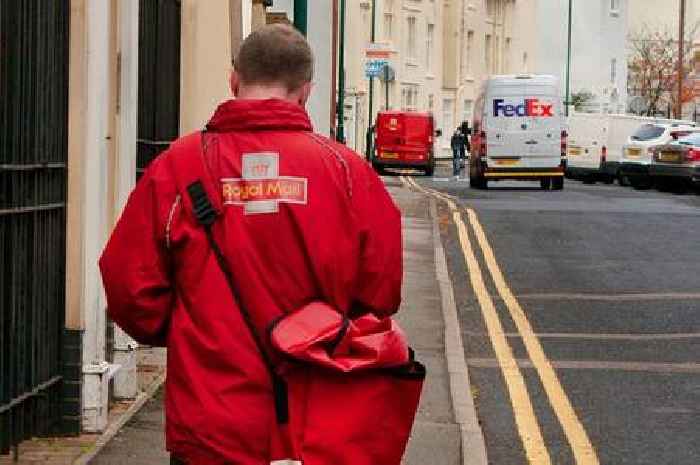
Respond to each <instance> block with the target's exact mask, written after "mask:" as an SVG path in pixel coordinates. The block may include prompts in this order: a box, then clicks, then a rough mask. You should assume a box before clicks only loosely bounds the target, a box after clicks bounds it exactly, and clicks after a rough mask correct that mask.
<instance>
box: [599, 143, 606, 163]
mask: <svg viewBox="0 0 700 465" xmlns="http://www.w3.org/2000/svg"><path fill="white" fill-rule="evenodd" d="M606 161H608V148H607V147H606V146H603V148H602V149H600V162H601V163H605V162H606Z"/></svg>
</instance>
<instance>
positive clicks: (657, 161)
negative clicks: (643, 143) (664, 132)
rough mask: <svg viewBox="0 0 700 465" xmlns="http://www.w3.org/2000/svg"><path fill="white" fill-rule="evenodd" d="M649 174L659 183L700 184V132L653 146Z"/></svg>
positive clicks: (680, 185) (681, 185)
mask: <svg viewBox="0 0 700 465" xmlns="http://www.w3.org/2000/svg"><path fill="white" fill-rule="evenodd" d="M650 151H651V155H652V160H651V164H650V165H649V175H650V176H651V178H652V179H653V180H654V181H655V183H656V184H659V185H667V186H669V187H670V185H674V186H678V187H684V186H687V185H698V184H700V132H695V133H692V134H689V135H687V136H685V137H681V138H680V139H678V140H677V141H675V142H672V143H670V144H665V145H658V146H655V147H652V148H651V150H650Z"/></svg>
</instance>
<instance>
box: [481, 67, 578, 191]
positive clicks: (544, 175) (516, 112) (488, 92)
mask: <svg viewBox="0 0 700 465" xmlns="http://www.w3.org/2000/svg"><path fill="white" fill-rule="evenodd" d="M563 129H564V120H563V117H562V102H561V97H560V93H559V82H558V79H557V78H556V77H554V76H545V75H532V74H524V75H510V76H492V77H491V78H489V79H488V80H487V81H486V82H485V83H484V84H483V86H482V88H481V91H480V93H479V96H478V98H477V100H476V103H475V106H474V122H473V126H472V139H471V148H472V156H471V157H470V159H469V180H470V183H471V185H472V187H474V188H477V189H484V188H486V187H487V184H488V181H497V180H502V179H518V180H539V181H540V185H541V187H542V188H543V189H550V188H552V189H555V190H561V189H563V188H564V167H563V164H564V159H565V157H566V131H564V130H563Z"/></svg>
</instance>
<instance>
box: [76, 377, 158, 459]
mask: <svg viewBox="0 0 700 465" xmlns="http://www.w3.org/2000/svg"><path fill="white" fill-rule="evenodd" d="M165 376H166V373H163V374H161V375H160V376H158V377H157V378H156V379H155V380H154V381H153V382H152V383H151V384H150V385H149V386H148V387H147V388H146V390H145V391H143V392H142V393H140V394H139V395H138V396H137V397H136V400H135V401H134V403H133V404H131V405H130V406H129V408H128V409H127V410H126V411H125V412H124V413H123V414H122V415H121V416H120V417H119V418H118V419H117V420H115V421H114V423H112V424H111V425H110V426H109V427H108V428H107V429H106V430H105V431H104V432H103V433H102V434H101V435H100V437H99V438H97V441H96V442H95V445H94V446H93V447H92V448H91V449H90V450H89V451H88V452H86V453H85V454H83V455H81V456H80V457H78V458H77V459H76V460H75V461H74V462H73V465H88V464H89V463H90V461H91V460H92V459H94V458H95V457H97V455H98V454H99V453H100V451H102V449H103V448H104V447H105V446H106V445H107V444H108V443H109V441H111V440H112V439H113V438H114V436H116V435H117V433H119V431H120V430H121V429H122V428H123V427H124V425H126V424H127V423H128V422H129V420H131V419H132V418H133V417H134V415H136V414H137V413H138V411H139V410H141V407H143V406H144V404H145V403H146V402H148V401H149V400H150V399H151V397H153V395H154V394H155V393H156V391H158V389H160V387H161V386H162V385H163V383H164V382H165Z"/></svg>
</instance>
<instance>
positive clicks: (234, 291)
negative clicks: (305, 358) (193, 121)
mask: <svg viewBox="0 0 700 465" xmlns="http://www.w3.org/2000/svg"><path fill="white" fill-rule="evenodd" d="M202 152H204V150H203V149H202ZM203 155H204V154H203ZM199 159H200V160H201V162H202V163H203V162H204V157H203V156H201V157H199ZM203 182H204V181H203V180H201V179H198V180H196V181H194V182H191V183H190V184H189V185H188V186H187V195H188V196H189V198H190V201H191V202H192V210H193V214H194V216H195V219H196V220H197V223H199V225H200V226H201V227H202V228H203V229H204V232H205V233H206V236H207V241H208V242H209V246H210V247H211V249H212V252H214V256H215V257H216V262H217V263H218V265H219V268H220V269H221V271H222V273H223V274H224V277H225V279H226V284H228V287H229V289H230V291H231V295H232V297H233V300H234V301H235V302H236V303H237V305H238V308H239V310H240V312H241V316H242V317H243V321H244V322H245V324H246V326H247V327H248V331H249V332H250V334H251V336H252V337H253V341H255V345H256V346H257V348H258V351H259V352H260V356H261V357H262V359H263V362H264V363H265V367H266V368H267V370H268V372H269V374H270V377H271V379H272V388H273V391H274V398H275V412H276V414H277V422H278V423H280V424H286V423H287V422H288V421H289V407H288V398H287V386H286V383H285V381H284V379H282V378H281V377H280V376H279V375H278V374H277V372H276V371H275V367H274V365H273V364H272V360H271V359H270V356H269V354H268V352H267V350H266V349H265V346H264V345H263V343H262V340H261V339H260V336H259V334H258V332H257V330H256V329H255V325H253V319H252V317H251V315H250V313H249V312H248V310H247V309H246V308H245V307H244V306H243V301H242V300H241V298H240V293H239V292H238V288H237V286H236V281H235V279H234V276H233V271H232V269H231V267H230V266H229V263H228V261H227V260H226V257H225V256H224V254H223V252H222V251H221V248H220V247H219V244H218V243H217V242H216V239H215V238H214V233H213V231H212V226H213V225H214V224H215V223H216V219H217V217H218V216H219V212H217V211H216V209H215V208H214V206H213V204H212V202H211V199H210V198H209V195H208V194H207V191H206V189H205V187H204V184H203Z"/></svg>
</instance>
